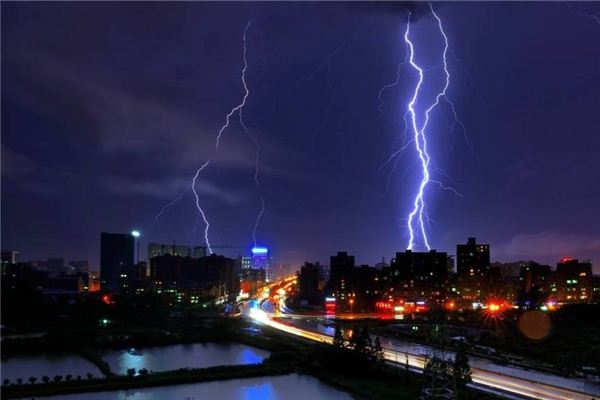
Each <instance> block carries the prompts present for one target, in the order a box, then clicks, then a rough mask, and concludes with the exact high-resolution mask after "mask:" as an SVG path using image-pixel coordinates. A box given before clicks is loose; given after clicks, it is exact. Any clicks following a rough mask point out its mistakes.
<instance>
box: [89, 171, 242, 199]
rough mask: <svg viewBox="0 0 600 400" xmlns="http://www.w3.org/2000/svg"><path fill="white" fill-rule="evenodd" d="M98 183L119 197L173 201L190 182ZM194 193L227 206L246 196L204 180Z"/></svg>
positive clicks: (117, 180) (115, 180)
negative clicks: (211, 198) (140, 197)
mask: <svg viewBox="0 0 600 400" xmlns="http://www.w3.org/2000/svg"><path fill="white" fill-rule="evenodd" d="M100 183H101V185H102V186H104V188H106V190H108V191H109V192H111V193H114V194H117V195H120V196H148V197H153V198H158V199H162V200H164V201H167V200H173V199H174V198H176V197H177V196H178V195H180V194H181V193H182V192H184V191H185V190H186V189H189V188H190V180H189V179H186V178H177V179H176V178H172V177H169V178H166V179H163V180H159V181H150V180H138V179H135V180H134V179H130V178H123V177H116V176H105V177H101V178H100ZM195 187H196V191H197V192H198V194H199V195H200V196H201V197H213V198H215V199H218V200H222V201H224V202H225V203H227V204H231V205H237V204H240V203H242V202H243V201H244V200H245V199H246V196H244V195H242V194H238V193H235V192H234V191H232V190H227V189H225V188H222V187H219V186H218V185H215V184H214V183H211V182H208V181H206V180H202V179H200V180H198V181H197V182H196V186H195Z"/></svg>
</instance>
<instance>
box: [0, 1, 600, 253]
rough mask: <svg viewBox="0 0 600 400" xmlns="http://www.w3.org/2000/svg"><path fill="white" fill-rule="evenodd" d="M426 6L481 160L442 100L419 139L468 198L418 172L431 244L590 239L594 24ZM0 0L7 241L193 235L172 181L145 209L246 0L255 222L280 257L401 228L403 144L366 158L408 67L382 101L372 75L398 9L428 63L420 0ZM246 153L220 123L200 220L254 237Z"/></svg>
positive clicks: (77, 249)
mask: <svg viewBox="0 0 600 400" xmlns="http://www.w3.org/2000/svg"><path fill="white" fill-rule="evenodd" d="M433 6H434V7H435V9H436V11H437V12H438V14H439V15H440V17H441V18H442V20H443V23H444V27H445V28H446V31H447V34H448V36H449V40H450V45H451V47H452V52H451V54H450V67H451V71H452V74H453V76H452V82H451V86H450V90H449V96H450V98H451V99H452V100H454V102H455V105H456V110H457V112H458V113H459V115H460V117H461V119H462V121H463V122H464V123H465V126H466V127H467V132H468V135H469V140H470V141H471V143H472V145H473V148H474V149H475V150H476V153H477V157H478V158H479V160H480V163H479V164H478V163H477V162H476V160H475V157H474V156H473V155H472V154H471V150H470V148H469V146H468V145H467V143H466V142H465V141H464V140H462V138H461V135H460V133H458V136H457V140H456V146H454V147H452V135H451V134H450V125H451V118H450V112H449V109H448V108H447V105H446V104H442V105H441V107H440V108H439V109H438V110H437V111H436V112H435V113H434V115H433V120H432V124H431V129H432V131H431V132H432V133H431V135H432V136H431V139H432V140H431V141H430V142H429V143H430V144H431V147H432V152H433V155H434V162H435V163H436V166H439V167H440V168H442V169H444V170H445V171H446V172H447V174H448V177H445V176H443V174H442V173H439V175H440V176H438V177H439V178H440V179H441V180H443V181H444V182H445V183H448V184H449V183H452V184H453V185H454V186H455V188H456V189H457V190H458V191H459V192H461V193H462V194H463V196H462V197H460V198H457V197H454V196H452V195H451V194H449V193H444V192H442V191H440V190H438V188H436V187H431V189H430V191H429V192H428V201H429V211H430V213H431V215H432V217H433V218H434V219H435V220H436V224H435V225H433V226H432V229H431V236H432V237H431V239H432V242H433V243H434V245H435V247H437V248H438V249H441V250H445V251H449V252H450V253H453V252H454V246H455V244H456V243H457V242H463V241H464V240H465V238H466V237H468V236H473V235H475V236H477V237H478V239H480V240H481V241H482V242H489V243H490V244H491V245H492V256H493V257H494V258H498V259H505V260H508V259H511V258H524V257H526V256H525V255H518V253H520V252H521V253H523V254H530V255H531V257H539V258H540V261H543V262H552V261H553V260H554V259H555V258H556V257H557V256H558V255H559V254H556V253H559V252H563V251H565V252H567V251H568V250H569V248H570V249H571V251H568V253H569V254H568V255H571V256H574V257H577V256H580V258H584V257H589V258H593V259H594V260H597V259H599V258H600V254H599V253H598V250H597V249H596V239H595V238H596V236H597V230H598V229H597V228H598V226H599V224H600V221H599V220H598V216H597V213H594V211H595V210H596V209H597V204H598V199H599V198H600V187H599V186H598V184H597V182H598V181H600V175H599V174H600V169H598V168H597V154H596V153H597V149H598V148H599V147H600V142H599V140H600V137H599V136H598V135H597V132H598V131H600V126H599V125H598V124H599V122H598V118H597V110H596V109H597V104H599V103H600V97H599V96H600V95H599V92H600V91H598V90H597V87H598V82H600V76H599V74H598V71H600V50H599V49H598V46H593V45H590V40H591V38H594V37H596V36H597V34H598V31H597V28H598V26H597V25H596V24H595V23H594V21H592V19H590V18H585V17H580V16H578V15H573V14H571V13H570V12H569V10H568V8H567V7H565V6H564V4H554V3H513V4H509V5H507V4H502V3H482V4H479V3H444V4H440V3H434V4H433ZM1 7H2V177H3V179H2V220H3V222H4V223H3V225H2V237H3V246H8V247H14V248H16V249H18V250H21V254H23V255H24V256H25V257H29V255H30V256H31V258H35V257H39V258H43V257H46V256H49V255H55V256H65V257H70V256H72V257H84V258H90V259H91V260H92V261H94V260H96V259H97V255H98V254H97V253H98V249H97V247H98V243H97V233H98V232H99V231H104V230H110V231H127V230H129V229H131V228H132V227H134V226H135V227H138V228H141V229H142V230H144V229H145V236H144V237H145V238H148V239H149V240H150V239H151V240H154V241H166V242H172V241H173V240H175V241H177V242H182V243H183V242H189V241H190V240H191V239H190V237H189V236H188V232H189V229H191V228H192V227H193V224H194V221H195V220H196V216H197V215H196V210H195V207H194V205H193V201H192V199H191V196H189V194H188V196H187V197H184V199H183V200H182V202H181V203H179V204H178V205H177V206H175V207H171V208H169V209H168V211H167V212H165V215H164V218H165V220H164V221H162V220H161V224H159V227H158V228H157V227H154V225H153V223H154V216H155V215H156V213H157V212H158V211H159V210H160V209H161V207H163V206H164V205H165V203H168V202H169V201H171V200H172V199H173V198H175V197H176V196H178V195H179V193H180V192H181V191H182V190H185V187H186V185H189V180H190V179H191V178H192V176H193V174H194V172H195V169H196V168H197V167H198V166H199V165H200V164H201V163H202V162H203V161H204V160H205V159H206V157H207V156H208V155H209V154H211V152H212V149H213V148H214V139H215V135H216V132H217V130H218V129H219V127H220V126H221V125H222V124H223V123H224V117H225V115H226V114H227V113H228V112H229V110H230V109H231V108H232V107H234V106H235V105H237V104H238V102H239V101H240V99H241V96H242V94H243V88H242V86H241V82H240V72H241V67H242V63H241V62H242V59H241V57H242V47H241V34H242V32H243V28H244V27H245V25H246V23H247V21H248V20H251V21H252V25H251V28H250V31H249V35H248V42H247V44H248V63H249V65H248V67H249V68H248V76H247V78H248V84H249V86H250V90H251V95H250V97H249V98H248V103H247V106H246V108H245V110H244V117H245V121H246V122H247V124H248V126H249V127H250V130H251V132H252V133H253V134H255V135H257V137H258V139H259V142H260V144H261V157H262V159H261V174H260V179H261V185H262V190H263V192H264V195H265V199H266V203H267V212H266V214H265V216H264V218H263V222H262V224H261V227H260V229H259V232H258V233H259V239H260V240H261V241H262V242H264V243H266V244H269V245H271V246H272V248H273V249H274V253H276V254H277V255H278V256H282V258H283V259H282V260H281V261H286V258H287V261H290V262H294V263H299V262H301V261H303V260H305V259H307V260H314V259H320V260H322V261H324V260H326V258H327V256H328V255H330V254H331V253H333V252H335V251H337V250H340V249H346V250H348V251H350V252H351V253H354V254H356V255H357V257H358V259H359V260H360V262H374V261H375V260H379V259H380V257H381V256H386V257H389V256H391V255H392V254H393V253H394V252H395V251H397V250H402V249H403V247H404V246H405V245H406V231H405V229H404V228H403V227H404V226H405V224H406V222H405V218H406V213H407V211H408V210H409V209H410V203H411V194H412V191H413V190H414V185H415V182H416V179H417V178H418V176H417V171H418V169H417V168H416V167H415V154H414V150H413V149H409V151H408V152H407V153H406V154H405V156H404V158H402V159H401V160H400V161H399V163H398V171H397V172H396V173H395V174H393V175H391V180H390V186H389V190H387V191H386V183H387V177H388V172H389V171H388V170H386V169H383V170H381V169H379V167H380V166H381V164H382V163H383V162H384V161H385V160H386V158H387V157H388V156H389V154H390V152H391V151H392V149H393V146H394V143H395V142H396V140H397V138H398V136H399V134H401V132H402V130H403V127H404V126H403V123H402V115H403V112H404V110H405V107H406V101H407V98H408V96H409V95H410V92H411V90H412V89H413V88H414V83H415V78H416V76H415V73H414V71H412V70H411V69H410V68H403V69H402V73H401V79H400V83H399V85H398V86H397V87H394V88H390V89H389V90H386V92H385V96H384V97H385V98H384V100H385V102H384V110H385V112H386V113H385V114H382V113H381V112H380V111H379V110H378V107H377V106H378V104H379V101H378V93H379V90H380V88H381V87H382V86H384V85H386V84H388V83H390V82H392V81H394V79H395V77H396V72H397V69H398V64H399V63H401V62H402V61H403V60H404V59H405V56H406V54H405V45H404V43H403V40H402V36H401V35H402V32H403V29H404V27H405V23H406V16H407V13H408V11H411V12H412V13H413V14H412V17H411V20H412V21H413V23H414V30H413V33H414V40H415V43H416V46H417V47H418V52H417V53H418V56H419V57H423V58H427V59H428V61H429V59H431V60H432V64H431V66H432V67H433V68H434V69H435V68H436V63H437V62H438V61H436V59H435V58H434V57H435V56H436V55H437V54H438V51H439V50H440V49H439V47H438V46H439V45H440V44H441V42H440V35H439V32H437V31H436V30H435V29H434V28H435V26H434V25H435V24H433V21H432V19H431V18H430V17H427V16H428V15H430V10H429V9H428V4H427V3H422V2H418V3H400V2H390V3H382V2H364V3H320V2H313V3H291V4H283V3H268V2H265V3H244V4H243V5H241V6H240V4H236V3H191V2H181V3H108V2H107V3H101V2H98V3H83V2H81V3H25V2H24V3H7V2H4V3H2V6H1ZM597 7H598V6H597V5H595V6H594V5H591V6H587V5H586V7H585V10H584V9H581V10H580V9H579V8H577V11H581V12H585V13H588V12H593V13H597V11H598V10H597ZM419 16H425V18H418V17H419ZM549 27H552V29H550V28H549ZM432 28H433V29H432ZM482 104H483V105H482ZM254 157H255V150H254V143H253V141H252V140H251V137H249V136H248V135H246V134H245V133H244V132H243V130H241V129H240V126H239V124H238V123H237V122H235V121H233V122H232V126H231V129H229V130H227V131H226V132H225V135H224V136H223V142H222V147H221V151H220V152H219V154H218V156H217V157H216V158H215V161H214V163H213V164H212V165H211V167H210V168H209V169H207V170H206V174H203V175H202V177H201V185H200V186H199V190H200V191H201V192H202V199H201V200H202V203H203V205H205V206H206V210H207V212H208V216H209V218H210V219H211V222H213V223H212V224H211V234H212V235H214V240H216V241H219V242H221V243H223V244H237V243H247V242H249V238H250V237H251V236H250V235H251V230H252V227H253V225H254V221H255V217H256V213H257V211H258V209H259V207H260V202H259V198H258V191H257V188H256V187H255V185H254V167H255V164H254V163H255V159H254ZM383 192H385V195H384V196H380V194H381V193H383ZM163 222H164V223H163ZM190 225H191V226H190ZM169 227H170V229H169ZM82 232H83V233H82ZM193 240H194V241H195V242H199V241H201V237H200V235H198V236H197V237H194V238H193ZM560 243H563V244H564V243H567V244H568V246H563V247H561V246H559V244H560ZM547 247H550V248H551V249H549V250H545V248H547ZM567 247H568V248H567ZM554 249H560V251H558V250H556V251H555V250H554ZM51 252H53V253H58V254H50V253H51ZM577 253H579V254H577ZM561 255H562V254H561ZM596 262H597V261H596Z"/></svg>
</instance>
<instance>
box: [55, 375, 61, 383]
mask: <svg viewBox="0 0 600 400" xmlns="http://www.w3.org/2000/svg"><path fill="white" fill-rule="evenodd" d="M62 379H63V376H62V375H56V376H54V382H60V381H62Z"/></svg>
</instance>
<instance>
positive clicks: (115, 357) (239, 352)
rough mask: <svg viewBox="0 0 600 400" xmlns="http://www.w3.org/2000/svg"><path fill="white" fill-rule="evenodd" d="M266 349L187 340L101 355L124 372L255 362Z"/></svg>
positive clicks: (113, 367) (267, 354)
mask: <svg viewBox="0 0 600 400" xmlns="http://www.w3.org/2000/svg"><path fill="white" fill-rule="evenodd" d="M269 354H270V353H269V352H268V351H264V350H261V349H256V348H253V347H249V346H245V345H242V344H216V343H205V344H199V343H196V344H189V345H173V346H165V347H149V348H144V349H127V350H115V351H111V352H108V353H105V354H104V355H103V358H104V360H105V361H106V362H107V363H108V364H109V365H110V368H111V370H112V371H113V372H114V373H118V374H126V373H127V370H128V369H130V368H135V370H136V371H139V370H140V369H142V368H146V369H147V370H148V371H168V370H173V369H179V368H206V367H214V366H217V365H241V364H258V363H260V362H262V360H263V359H265V358H267V357H268V356H269Z"/></svg>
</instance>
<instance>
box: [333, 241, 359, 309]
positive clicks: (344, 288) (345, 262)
mask: <svg viewBox="0 0 600 400" xmlns="http://www.w3.org/2000/svg"><path fill="white" fill-rule="evenodd" d="M353 276H354V256H349V255H348V253H347V252H345V251H340V252H338V253H337V255H335V256H331V258H330V259H329V285H328V292H329V294H331V295H332V296H333V297H335V298H336V299H338V302H339V301H340V300H341V301H343V300H345V299H346V298H347V297H348V296H349V295H351V293H352V289H353V288H352V284H353Z"/></svg>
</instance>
